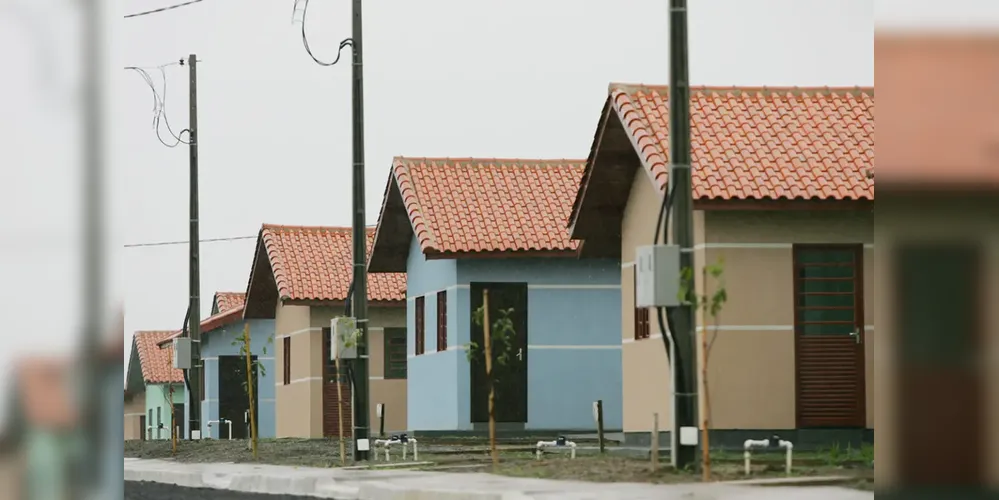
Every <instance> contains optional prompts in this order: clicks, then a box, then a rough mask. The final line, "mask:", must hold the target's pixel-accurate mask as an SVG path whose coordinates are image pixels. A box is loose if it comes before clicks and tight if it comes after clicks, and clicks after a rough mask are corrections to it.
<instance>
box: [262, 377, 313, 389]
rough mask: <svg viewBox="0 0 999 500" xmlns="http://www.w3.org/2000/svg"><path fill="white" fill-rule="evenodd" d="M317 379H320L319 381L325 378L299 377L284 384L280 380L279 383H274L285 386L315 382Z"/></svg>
mask: <svg viewBox="0 0 999 500" xmlns="http://www.w3.org/2000/svg"><path fill="white" fill-rule="evenodd" d="M316 380H319V381H322V380H323V378H322V377H305V378H297V379H293V380H292V381H291V382H290V383H288V384H282V383H280V382H278V383H276V384H274V387H284V386H285V385H292V384H298V383H301V382H313V381H316Z"/></svg>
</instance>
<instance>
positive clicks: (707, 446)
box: [701, 331, 711, 482]
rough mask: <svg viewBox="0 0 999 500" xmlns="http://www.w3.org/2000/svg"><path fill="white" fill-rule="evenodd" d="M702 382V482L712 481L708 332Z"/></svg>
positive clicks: (703, 334) (703, 336) (704, 335)
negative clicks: (709, 437) (709, 434)
mask: <svg viewBox="0 0 999 500" xmlns="http://www.w3.org/2000/svg"><path fill="white" fill-rule="evenodd" d="M701 381H702V382H703V384H704V411H703V414H704V417H703V418H702V419H701V443H702V444H701V480H702V481H704V482H708V481H711V443H710V441H709V439H708V429H709V427H710V425H711V403H710V402H709V401H708V396H709V394H708V332H707V331H704V332H701Z"/></svg>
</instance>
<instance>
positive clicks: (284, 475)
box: [124, 458, 874, 500]
mask: <svg viewBox="0 0 999 500" xmlns="http://www.w3.org/2000/svg"><path fill="white" fill-rule="evenodd" d="M124 465H125V470H124V475H125V481H152V482H160V483H168V484H175V485H178V486H188V487H200V488H215V489H225V490H232V491H240V492H246V493H268V494H281V495H305V496H314V497H318V498H333V499H337V500H403V499H405V500H430V499H440V500H466V499H467V500H534V499H538V500H554V499H559V500H603V499H606V500H625V499H634V500H646V499H647V500H652V499H655V500H669V499H683V500H754V499H758V500H763V499H767V500H772V499H773V500H779V499H788V500H791V499H795V500H812V499H814V500H825V499H829V500H833V499H844V500H851V499H858V500H859V499H865V500H866V499H873V498H874V494H873V493H865V492H859V491H853V490H849V489H844V488H831V487H811V488H801V487H790V486H784V487H773V488H769V487H759V486H756V487H750V486H736V485H728V484H720V483H715V484H687V485H652V484H633V483H584V482H576V481H553V480H544V479H521V478H510V477H501V476H494V475H491V474H483V473H446V472H422V471H402V470H394V471H393V470H356V469H355V470H338V469H312V468H305V467H284V466H276V465H252V464H185V463H176V462H169V461H163V460H137V459H128V458H126V459H125V462H124Z"/></svg>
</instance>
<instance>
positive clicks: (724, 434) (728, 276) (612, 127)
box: [125, 84, 874, 446]
mask: <svg viewBox="0 0 999 500" xmlns="http://www.w3.org/2000/svg"><path fill="white" fill-rule="evenodd" d="M667 97H668V90H667V89H666V88H665V87H653V86H642V85H623V84H612V85H611V86H610V88H609V92H608V95H607V98H606V100H605V102H604V105H603V108H602V111H601V113H600V116H599V118H598V119H597V120H596V129H595V133H594V138H593V140H592V142H591V144H590V153H589V156H588V157H587V158H586V159H578V160H566V159H481V158H443V157H442V158H412V157H397V158H395V159H394V160H393V162H392V165H391V169H390V175H389V179H388V182H387V186H386V189H385V195H384V198H383V202H382V207H381V211H380V214H379V218H378V224H377V226H376V227H374V228H370V229H369V232H368V237H369V239H368V252H369V253H368V255H369V256H370V257H369V261H368V273H369V278H368V280H369V289H368V300H369V313H370V323H369V324H370V328H369V331H370V338H369V339H368V346H369V348H370V377H371V380H370V387H371V394H372V397H371V398H370V404H371V406H370V408H368V409H367V411H369V412H371V415H372V417H374V416H375V406H376V405H378V404H382V405H384V410H385V427H386V430H388V431H401V430H407V431H409V432H413V433H422V434H432V433H455V432H475V431H480V430H482V429H483V428H484V427H483V426H484V425H485V424H486V420H487V412H486V399H487V398H486V394H487V389H486V384H485V377H484V370H483V368H482V366H481V363H479V362H477V361H476V360H475V359H471V360H470V359H469V356H468V355H467V352H466V351H467V346H468V345H469V344H471V343H479V344H481V340H482V337H483V331H482V328H481V326H479V325H478V323H477V322H476V321H474V315H475V311H477V310H478V309H479V308H480V307H481V306H482V297H483V293H482V292H483V291H485V290H488V291H489V297H490V315H491V317H494V318H495V317H497V316H498V315H499V314H500V311H505V312H504V313H503V314H507V313H508V314H509V318H510V319H511V322H512V325H513V327H514V328H513V331H514V333H515V334H514V335H512V336H511V338H510V344H509V349H510V351H509V353H508V354H509V358H508V362H507V363H505V364H504V366H503V368H502V369H503V370H504V372H503V374H502V376H500V377H499V382H498V384H499V385H498V387H497V394H498V396H497V397H498V411H497V420H498V421H499V423H500V428H501V430H503V431H505V432H525V433H532V432H548V431H558V432H571V431H589V430H592V429H593V428H594V425H595V424H594V422H593V417H592V410H591V408H592V403H593V402H594V401H597V400H601V401H603V406H604V421H605V427H606V428H607V429H614V430H622V431H624V433H625V437H626V440H628V441H631V442H636V443H638V442H643V441H644V442H648V441H649V439H650V438H649V430H650V429H651V428H652V425H653V424H652V422H653V415H654V414H658V416H659V421H660V425H661V427H662V428H665V429H668V428H670V425H671V423H670V422H671V418H672V394H671V390H672V388H671V387H672V385H671V382H670V369H669V363H668V356H667V350H666V348H665V344H664V341H663V332H664V331H665V325H659V323H658V319H657V317H658V315H657V314H656V311H650V310H648V309H641V308H636V307H635V271H634V268H635V265H634V261H635V249H636V248H637V247H639V246H643V245H649V244H652V243H653V236H654V235H655V234H656V232H657V223H658V214H659V209H660V206H661V205H662V199H663V196H664V193H665V189H666V186H667V174H668V163H669V161H668V150H669V147H668V142H669V135H668V129H667V126H668V102H667ZM873 109H874V92H873V89H871V88H697V89H693V90H692V92H691V125H692V131H691V132H692V133H691V137H692V141H693V144H692V147H693V159H694V165H692V167H693V197H694V236H695V242H696V244H695V246H694V250H693V253H694V263H695V264H694V265H695V268H697V269H700V268H702V267H703V266H705V265H708V264H712V263H715V262H718V261H721V260H723V261H724V280H725V286H726V289H727V291H728V297H729V300H728V303H727V304H726V305H725V307H724V312H723V313H722V314H721V316H720V321H712V318H709V317H704V315H703V314H702V313H698V317H697V324H698V325H700V327H699V328H698V332H699V334H701V335H703V334H706V333H708V334H711V335H712V336H713V339H714V340H713V341H712V345H713V347H712V351H711V361H710V365H709V367H708V372H709V376H710V380H711V388H710V389H711V390H710V397H711V401H710V404H711V408H712V414H713V422H712V430H713V432H714V433H715V436H713V437H712V442H713V443H718V444H721V445H723V446H724V445H726V444H728V443H736V442H741V441H742V440H744V439H746V438H747V437H757V436H759V435H760V434H761V433H764V432H767V433H769V432H774V431H777V432H781V433H783V434H782V435H788V436H792V437H793V438H794V439H796V440H798V442H802V443H808V442H829V441H839V442H848V441H854V442H856V441H862V440H863V441H866V440H870V439H871V433H872V432H873V430H872V429H873V422H874V420H873V411H874V405H873V401H872V398H871V394H872V391H870V390H869V384H870V383H871V382H873V373H872V371H871V370H872V363H871V362H870V356H869V353H868V347H867V346H868V345H869V344H868V342H867V338H869V337H870V336H871V335H873V333H874V328H873V325H872V322H871V321H867V319H866V316H865V310H869V309H870V306H871V305H872V303H871V298H870V297H871V294H867V295H865V294H864V290H865V288H867V287H868V286H869V285H870V283H869V278H866V277H867V276H869V275H870V273H865V272H864V263H865V261H867V260H868V257H869V256H870V255H871V252H872V250H873V246H874V234H873V198H874V181H873V160H874V135H873V133H874V118H873ZM351 252H352V251H351V243H350V231H349V229H347V228H335V227H300V226H279V225H269V224H265V225H263V226H262V227H261V229H260V232H259V235H258V239H257V246H256V252H255V255H254V258H253V261H252V263H251V266H250V269H249V279H248V284H247V288H246V290H245V293H243V294H232V293H230V294H226V293H219V294H216V296H215V299H214V303H213V307H212V315H211V316H210V317H209V318H207V319H206V320H204V322H203V323H202V328H201V329H202V332H203V335H204V340H203V342H204V344H203V346H202V355H203V357H204V362H205V370H204V373H205V379H204V380H203V381H194V383H202V384H204V389H205V390H204V391H201V393H202V394H203V395H204V400H203V401H201V402H196V404H200V405H201V408H202V415H203V419H202V420H203V422H202V424H201V426H202V428H201V429H200V431H201V435H202V436H205V437H223V435H224V434H220V426H218V425H217V422H218V420H219V419H220V417H221V418H225V419H229V420H233V421H235V422H237V423H241V422H243V420H244V419H243V415H244V412H245V411H246V409H247V406H248V405H247V403H246V399H247V398H246V397H245V394H244V393H243V389H242V386H241V385H240V384H239V380H241V378H240V377H245V369H246V368H245V360H242V359H240V358H238V356H237V355H238V347H235V346H233V340H234V338H235V337H236V336H238V335H240V334H241V332H242V330H243V328H244V325H246V324H249V325H250V331H251V332H252V335H253V345H254V346H256V347H255V349H254V350H253V354H254V355H255V356H257V360H258V361H259V362H260V363H261V365H262V366H264V367H265V370H264V373H259V374H258V376H257V384H258V392H257V394H258V395H259V397H258V400H257V402H256V404H257V406H258V413H259V415H260V429H261V435H262V436H264V437H303V438H319V437H323V436H330V435H335V434H336V433H337V429H338V422H337V412H336V406H337V405H336V402H337V401H338V399H337V394H338V390H337V383H336V381H337V379H338V377H337V376H336V371H335V368H334V367H333V365H332V363H331V362H330V361H329V358H330V356H329V349H330V335H329V325H330V320H331V319H332V318H333V317H336V316H340V315H343V314H344V308H345V302H346V300H347V299H348V290H349V288H350V280H351V262H352V255H351ZM696 286H697V287H698V290H703V289H704V288H703V286H704V283H702V282H701V281H700V280H699V281H698V282H697V283H696ZM175 335H177V333H176V332H138V333H136V335H135V341H134V343H133V353H132V354H133V363H131V364H130V368H129V370H130V371H129V374H128V386H129V389H130V391H128V392H130V393H131V394H133V395H134V397H133V400H132V401H133V406H131V408H132V409H133V411H132V412H130V415H129V416H126V430H125V434H126V439H128V438H154V439H155V438H167V437H169V435H170V430H169V429H170V428H171V426H172V424H171V422H172V420H170V419H169V418H168V417H167V414H168V413H172V414H175V415H180V414H181V412H184V411H186V409H185V401H186V392H185V390H184V387H185V381H184V378H183V373H182V372H179V371H177V370H172V369H171V368H170V365H169V349H161V347H162V346H164V345H166V342H168V341H169V339H170V338H171V337H172V336H175ZM265 347H266V348H267V351H266V353H265V352H264V350H263V349H264V348H265ZM473 358H474V357H473ZM133 366H134V367H135V368H133ZM240 366H242V368H241V367H240ZM186 383H191V381H187V382H186ZM171 389H172V392H171ZM340 390H341V392H342V394H343V400H342V401H343V403H344V404H345V405H346V406H347V408H349V406H350V401H351V399H352V398H351V395H350V387H349V386H348V385H343V386H341V387H340ZM140 392H143V393H144V396H143V397H139V396H138V394H139V393H140ZM140 402H142V403H144V405H143V404H140ZM701 404H702V406H703V405H704V404H705V401H704V400H703V392H702V400H701ZM174 405H177V406H174ZM140 408H141V410H140ZM154 410H155V411H154ZM126 412H128V410H126ZM349 414H350V412H349V411H348V412H347V413H346V415H349ZM130 419H132V420H130ZM184 421H186V419H185V420H184ZM372 421H375V422H377V420H376V419H372ZM129 422H130V423H129ZM209 422H215V424H216V425H215V426H214V427H208V423H209ZM345 423H346V424H348V425H345V427H346V428H348V429H349V427H350V426H349V422H345ZM161 424H164V425H163V426H162V427H163V429H165V430H163V429H161ZM181 427H183V426H181ZM236 427H240V425H238V424H237V426H236ZM130 429H131V431H130ZM188 431H189V430H187V429H182V430H181V432H184V433H185V434H186V433H188ZM223 432H227V431H223ZM244 433H245V428H244V430H239V431H237V430H234V431H233V434H234V435H237V436H239V435H243V434H244ZM664 434H665V433H664ZM664 437H665V436H664Z"/></svg>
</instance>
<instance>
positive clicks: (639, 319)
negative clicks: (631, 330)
mask: <svg viewBox="0 0 999 500" xmlns="http://www.w3.org/2000/svg"><path fill="white" fill-rule="evenodd" d="M650 333H651V332H650V331H649V309H648V308H645V307H639V308H636V309H635V340H642V339H647V338H649V335H650Z"/></svg>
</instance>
